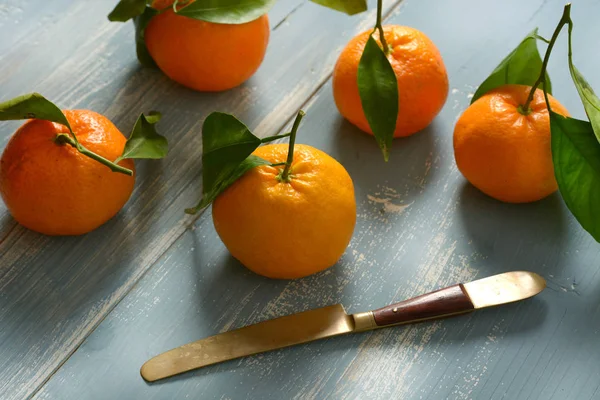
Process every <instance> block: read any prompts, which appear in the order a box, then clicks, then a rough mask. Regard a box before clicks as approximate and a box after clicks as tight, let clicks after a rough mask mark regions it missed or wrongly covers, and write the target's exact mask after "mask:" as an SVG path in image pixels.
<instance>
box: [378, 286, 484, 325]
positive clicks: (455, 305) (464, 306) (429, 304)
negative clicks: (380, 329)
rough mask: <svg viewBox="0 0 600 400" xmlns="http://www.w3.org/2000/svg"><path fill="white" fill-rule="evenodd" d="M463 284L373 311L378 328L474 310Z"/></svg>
mask: <svg viewBox="0 0 600 400" xmlns="http://www.w3.org/2000/svg"><path fill="white" fill-rule="evenodd" d="M474 309H475V307H473V303H471V300H470V299H469V296H468V295H467V294H466V293H465V289H464V288H463V287H462V284H458V285H452V286H450V287H447V288H443V289H439V290H436V291H434V292H430V293H426V294H422V295H420V296H417V297H413V298H412V299H407V300H404V301H401V302H399V303H394V304H391V305H389V306H385V307H382V308H378V309H377V310H373V318H374V319H375V323H376V324H377V325H378V326H386V325H394V324H403V323H406V322H413V321H419V320H426V319H430V318H436V317H442V316H449V315H455V314H462V313H466V312H469V311H472V310H474Z"/></svg>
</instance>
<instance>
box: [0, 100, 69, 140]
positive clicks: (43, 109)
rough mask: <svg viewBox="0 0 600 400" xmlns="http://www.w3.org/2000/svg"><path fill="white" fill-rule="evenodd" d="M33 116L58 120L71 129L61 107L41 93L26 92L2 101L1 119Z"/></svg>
mask: <svg viewBox="0 0 600 400" xmlns="http://www.w3.org/2000/svg"><path fill="white" fill-rule="evenodd" d="M32 118H36V119H44V120H47V121H52V122H57V123H59V124H63V125H65V126H66V127H67V128H69V130H70V131H71V125H69V121H67V117H65V114H63V113H62V111H61V110H60V108H58V107H57V106H56V105H55V104H54V103H52V102H51V101H50V100H47V99H46V98H45V97H44V96H42V95H41V94H39V93H30V94H24V95H22V96H19V97H15V98H14V99H11V100H8V101H5V102H3V103H0V121H10V120H19V119H32Z"/></svg>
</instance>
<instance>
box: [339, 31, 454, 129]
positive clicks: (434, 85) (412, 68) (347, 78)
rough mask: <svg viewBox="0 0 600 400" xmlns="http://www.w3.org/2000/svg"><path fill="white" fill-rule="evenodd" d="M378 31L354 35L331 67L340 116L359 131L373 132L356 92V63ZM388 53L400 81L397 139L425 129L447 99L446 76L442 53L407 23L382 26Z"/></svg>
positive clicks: (377, 38)
mask: <svg viewBox="0 0 600 400" xmlns="http://www.w3.org/2000/svg"><path fill="white" fill-rule="evenodd" d="M378 32H379V31H377V32H376V33H373V31H372V29H371V30H368V31H366V32H363V33H361V34H359V35H358V36H356V37H354V38H353V39H352V40H351V41H350V42H349V43H348V45H346V48H344V50H343V51H342V53H341V54H340V56H339V58H338V60H337V63H336V64H335V68H334V70H333V97H334V99H335V104H336V105H337V108H338V110H339V111H340V114H342V116H344V118H346V119H347V120H348V121H350V122H351V123H352V124H354V125H356V126H357V127H358V128H360V129H361V130H363V131H365V132H367V133H369V134H371V135H372V134H373V131H372V130H371V127H370V126H369V123H368V122H367V118H366V117H365V113H364V111H363V108H362V103H361V100H360V95H359V91H358V83H357V78H358V64H359V63H360V58H361V56H362V54H363V50H364V48H365V45H366V43H367V40H368V39H369V37H370V36H371V34H373V38H374V39H375V40H376V41H377V43H378V44H379V45H381V42H380V40H379V33H378ZM383 32H384V35H385V40H386V42H387V43H388V45H389V48H390V53H389V54H388V56H387V58H388V60H389V62H390V64H391V66H392V68H393V70H394V72H395V74H396V80H397V81H398V118H397V120H396V130H395V131H394V137H401V136H409V135H412V134H414V133H416V132H418V131H420V130H422V129H424V128H425V127H427V126H428V125H429V124H430V123H431V121H433V119H434V118H435V116H436V115H437V114H438V113H439V112H440V110H441V109H442V106H443V105H444V103H445V102H446V98H447V97H448V75H447V73H446V67H445V66H444V62H443V60H442V56H441V55H440V52H439V51H438V49H437V47H436V46H435V44H433V42H432V41H431V40H430V39H429V38H428V37H427V36H426V35H425V34H424V33H423V32H421V31H418V30H416V29H414V28H409V27H407V26H398V25H388V26H384V27H383Z"/></svg>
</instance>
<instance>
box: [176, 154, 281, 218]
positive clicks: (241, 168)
mask: <svg viewBox="0 0 600 400" xmlns="http://www.w3.org/2000/svg"><path fill="white" fill-rule="evenodd" d="M270 164H271V163H270V162H268V161H267V160H264V159H262V158H260V157H257V156H254V155H249V156H248V158H246V159H245V160H244V161H242V162H241V163H239V164H238V166H237V167H236V168H235V169H233V170H232V171H230V172H229V173H228V174H227V175H225V176H223V177H222V179H221V180H219V181H218V182H217V183H216V184H215V185H213V186H212V187H211V188H210V190H208V191H206V190H204V191H203V192H204V193H203V196H202V199H201V200H200V203H198V205H196V206H195V207H193V208H188V209H186V210H185V212H186V213H188V214H196V213H197V212H198V211H200V210H202V209H203V208H204V207H207V206H208V205H209V204H210V203H212V202H213V201H214V200H215V199H216V198H217V196H218V195H219V194H221V193H222V192H223V191H224V190H225V189H227V188H228V187H229V186H231V185H232V184H233V183H234V182H235V181H237V180H238V179H239V178H241V177H242V176H243V175H244V174H245V173H246V172H248V171H249V170H251V169H252V168H254V167H258V166H260V165H270Z"/></svg>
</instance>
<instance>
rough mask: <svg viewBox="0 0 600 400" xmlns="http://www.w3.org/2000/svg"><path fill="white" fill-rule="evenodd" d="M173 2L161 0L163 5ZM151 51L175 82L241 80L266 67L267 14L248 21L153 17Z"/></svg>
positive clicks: (223, 85)
mask: <svg viewBox="0 0 600 400" xmlns="http://www.w3.org/2000/svg"><path fill="white" fill-rule="evenodd" d="M171 4H173V1H172V0H170V1H164V0H162V1H156V2H154V3H153V7H154V8H157V9H163V8H165V7H168V6H170V5H171ZM144 40H145V43H146V47H147V48H148V52H149V53H150V55H151V57H152V59H153V60H154V61H155V62H156V64H157V65H158V67H159V68H160V69H161V70H162V71H163V72H164V73H165V74H166V75H167V76H168V77H169V78H171V79H173V80H174V81H175V82H178V83H180V84H182V85H184V86H187V87H189V88H192V89H195V90H200V91H208V92H215V91H222V90H227V89H231V88H234V87H236V86H239V85H241V84H242V83H243V82H245V81H246V80H247V79H248V78H250V77H251V76H252V75H253V74H254V72H256V70H257V69H258V67H259V66H260V64H261V62H262V60H263V58H264V56H265V52H266V50H267V44H268V42H269V19H268V17H267V16H266V15H263V16H262V17H260V18H258V19H255V20H254V21H250V22H247V23H244V24H237V25H235V24H217V23H213V22H206V21H200V20H197V19H193V18H189V17H184V16H181V15H177V14H175V12H174V11H173V9H168V10H166V11H163V12H161V13H160V14H158V15H156V16H155V17H153V18H152V19H151V20H150V22H149V23H148V26H147V27H146V30H145V33H144Z"/></svg>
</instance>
